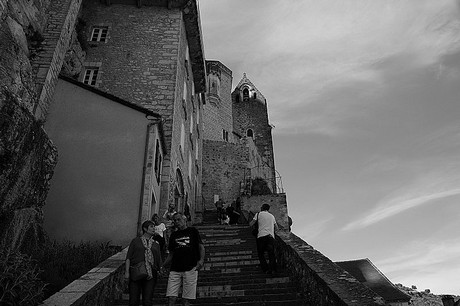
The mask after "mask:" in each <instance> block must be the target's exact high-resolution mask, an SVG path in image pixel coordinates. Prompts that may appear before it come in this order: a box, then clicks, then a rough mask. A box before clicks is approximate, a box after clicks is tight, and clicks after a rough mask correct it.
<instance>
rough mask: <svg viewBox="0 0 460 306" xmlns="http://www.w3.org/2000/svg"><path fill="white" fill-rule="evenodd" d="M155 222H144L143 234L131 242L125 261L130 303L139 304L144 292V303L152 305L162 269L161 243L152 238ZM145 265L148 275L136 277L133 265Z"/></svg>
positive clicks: (131, 305)
mask: <svg viewBox="0 0 460 306" xmlns="http://www.w3.org/2000/svg"><path fill="white" fill-rule="evenodd" d="M154 234H155V224H154V223H153V222H152V221H150V220H149V221H145V222H144V223H142V236H140V237H136V238H134V239H133V240H132V241H131V243H130V244H129V248H128V253H127V254H126V261H125V279H126V280H128V287H129V305H130V306H134V305H135V306H138V305H139V301H140V296H141V293H142V305H143V306H151V305H153V304H152V298H153V290H154V288H155V285H156V282H157V277H158V273H159V272H160V270H161V269H162V268H161V267H162V265H161V264H162V263H161V252H160V245H159V244H158V243H157V242H156V241H155V240H153V239H152V236H153V235H154ZM138 264H140V265H142V264H143V265H145V269H146V272H147V275H146V276H145V277H144V276H141V277H140V278H139V279H136V277H138V276H136V275H135V274H134V271H132V269H133V267H135V266H136V265H138Z"/></svg>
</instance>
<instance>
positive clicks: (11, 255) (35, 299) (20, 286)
mask: <svg viewBox="0 0 460 306" xmlns="http://www.w3.org/2000/svg"><path fill="white" fill-rule="evenodd" d="M40 272H41V271H40V269H39V268H38V266H37V264H36V261H34V260H33V259H32V258H31V257H30V256H28V255H25V254H21V253H20V252H18V251H11V252H10V251H8V250H6V249H5V248H2V250H0V305H38V304H39V303H40V302H41V301H42V300H43V293H44V288H45V283H44V282H43V281H42V280H41V279H40V277H39V274H40Z"/></svg>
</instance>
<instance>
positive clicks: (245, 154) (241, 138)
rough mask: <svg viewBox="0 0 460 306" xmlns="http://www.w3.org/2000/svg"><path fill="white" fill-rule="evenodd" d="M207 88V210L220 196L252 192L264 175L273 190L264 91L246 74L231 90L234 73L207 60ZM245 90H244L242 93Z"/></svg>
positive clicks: (228, 197) (232, 198)
mask: <svg viewBox="0 0 460 306" xmlns="http://www.w3.org/2000/svg"><path fill="white" fill-rule="evenodd" d="M206 67H207V78H208V91H207V93H206V104H205V106H204V123H203V124H204V141H203V183H204V184H203V197H204V200H205V202H206V204H205V206H206V208H207V209H212V208H213V207H214V201H215V200H216V199H217V197H219V199H222V200H224V201H225V202H227V203H232V202H233V201H235V200H236V199H237V198H238V197H240V196H243V195H251V189H252V188H251V187H252V185H251V183H252V180H253V179H255V178H262V179H263V180H265V181H266V182H267V184H268V187H269V188H270V190H271V192H273V193H276V192H277V190H276V185H275V167H274V157H273V144H272V136H271V126H270V125H269V123H268V109H267V105H266V101H265V98H264V96H263V95H262V93H260V92H259V91H258V90H257V88H256V87H255V86H254V85H253V84H252V83H251V81H249V79H247V78H246V75H244V77H243V79H242V80H241V81H240V82H239V84H238V86H237V87H236V88H235V90H234V91H233V93H232V92H231V88H232V72H231V70H230V69H228V68H227V67H226V66H225V65H223V64H222V63H220V62H218V61H206ZM243 93H245V95H244V96H243Z"/></svg>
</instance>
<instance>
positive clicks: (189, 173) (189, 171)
mask: <svg viewBox="0 0 460 306" xmlns="http://www.w3.org/2000/svg"><path fill="white" fill-rule="evenodd" d="M192 167H193V165H192V153H190V152H188V177H189V179H190V180H192Z"/></svg>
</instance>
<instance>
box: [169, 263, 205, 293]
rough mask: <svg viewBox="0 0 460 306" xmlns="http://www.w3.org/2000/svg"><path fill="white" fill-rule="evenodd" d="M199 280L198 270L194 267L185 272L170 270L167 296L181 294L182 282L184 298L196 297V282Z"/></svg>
mask: <svg viewBox="0 0 460 306" xmlns="http://www.w3.org/2000/svg"><path fill="white" fill-rule="evenodd" d="M197 280H198V271H197V270H196V268H193V269H192V270H190V271H185V272H175V271H171V272H169V278H168V288H167V289H166V296H175V297H178V296H179V288H180V286H181V284H182V298H183V299H188V300H194V299H196V284H197Z"/></svg>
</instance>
